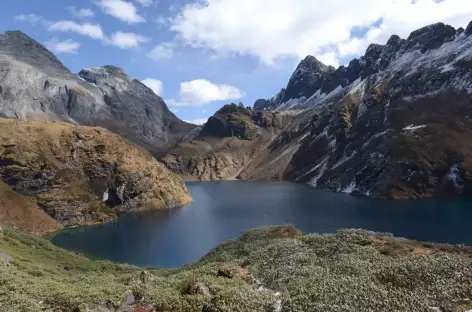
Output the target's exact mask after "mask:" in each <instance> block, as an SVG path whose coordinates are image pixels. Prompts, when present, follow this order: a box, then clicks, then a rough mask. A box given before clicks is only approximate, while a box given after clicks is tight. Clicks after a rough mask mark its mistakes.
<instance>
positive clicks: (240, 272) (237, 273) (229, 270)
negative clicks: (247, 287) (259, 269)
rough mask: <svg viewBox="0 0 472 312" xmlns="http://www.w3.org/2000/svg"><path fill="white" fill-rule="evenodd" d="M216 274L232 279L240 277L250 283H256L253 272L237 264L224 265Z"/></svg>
mask: <svg viewBox="0 0 472 312" xmlns="http://www.w3.org/2000/svg"><path fill="white" fill-rule="evenodd" d="M216 276H218V277H224V278H230V279H234V278H239V279H241V280H243V281H245V282H246V283H248V284H253V283H254V276H253V275H252V273H251V272H250V271H249V270H248V269H245V268H242V267H240V266H237V265H224V266H222V267H220V268H218V271H217V273H216Z"/></svg>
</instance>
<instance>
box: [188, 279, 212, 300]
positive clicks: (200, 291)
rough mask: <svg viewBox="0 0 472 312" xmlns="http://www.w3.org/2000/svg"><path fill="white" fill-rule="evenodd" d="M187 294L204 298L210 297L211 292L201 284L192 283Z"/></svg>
mask: <svg viewBox="0 0 472 312" xmlns="http://www.w3.org/2000/svg"><path fill="white" fill-rule="evenodd" d="M186 293H187V294H188V295H201V296H204V297H210V296H211V294H210V290H209V289H208V287H207V286H205V285H204V284H203V283H200V282H192V283H190V284H189V285H188V288H187V291H186Z"/></svg>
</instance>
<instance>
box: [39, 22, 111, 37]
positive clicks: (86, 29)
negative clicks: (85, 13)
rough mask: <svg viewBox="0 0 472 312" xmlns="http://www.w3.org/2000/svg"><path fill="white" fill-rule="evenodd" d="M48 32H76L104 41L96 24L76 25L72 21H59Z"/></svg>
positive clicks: (102, 34)
mask: <svg viewBox="0 0 472 312" xmlns="http://www.w3.org/2000/svg"><path fill="white" fill-rule="evenodd" d="M48 30H49V31H63V32H76V33H79V34H81V35H83V36H87V37H90V38H93V39H98V40H106V36H105V34H104V33H103V30H102V27H101V26H100V25H98V24H89V23H85V24H78V23H76V22H73V21H59V22H56V23H54V24H52V25H50V26H49V28H48Z"/></svg>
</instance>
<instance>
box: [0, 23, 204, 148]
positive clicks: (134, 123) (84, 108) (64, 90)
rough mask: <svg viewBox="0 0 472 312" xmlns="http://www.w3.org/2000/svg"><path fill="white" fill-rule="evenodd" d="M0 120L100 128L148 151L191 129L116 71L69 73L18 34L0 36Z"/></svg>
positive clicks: (105, 68)
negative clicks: (32, 120)
mask: <svg viewBox="0 0 472 312" xmlns="http://www.w3.org/2000/svg"><path fill="white" fill-rule="evenodd" d="M0 117H7V118H18V119H45V120H50V121H65V122H71V123H76V124H81V125H93V126H103V127H105V128H108V129H110V130H111V131H114V132H116V133H118V134H120V135H122V136H124V137H126V138H127V139H129V140H131V141H133V142H135V143H137V144H139V145H141V146H142V147H144V148H146V149H148V150H150V151H152V152H158V151H162V150H165V149H167V148H168V147H170V146H172V145H173V144H175V143H176V142H180V141H181V140H182V139H183V138H184V137H188V134H189V133H191V132H192V130H194V129H195V128H196V126H195V125H191V124H188V123H186V122H184V121H182V120H180V119H178V118H177V117H176V116H175V115H174V114H173V113H172V112H171V111H170V110H169V109H168V107H167V105H166V104H165V103H164V101H163V100H162V98H160V97H159V96H158V95H156V94H154V92H153V91H152V90H151V89H149V88H148V87H146V86H145V85H144V84H142V83H141V82H139V81H138V80H136V79H133V78H132V77H130V76H128V75H127V74H126V73H125V72H124V71H123V70H122V69H120V68H118V67H114V66H103V67H92V68H86V69H83V70H81V71H80V72H79V74H78V75H76V74H73V73H71V72H70V71H69V69H67V67H65V66H64V65H63V64H62V63H61V62H60V61H59V60H58V59H57V58H56V57H55V56H54V55H53V54H52V53H51V52H49V51H48V50H47V49H46V48H45V47H44V46H42V45H41V44H39V43H38V42H36V41H34V40H33V39H31V38H29V37H28V36H27V35H25V34H23V33H22V32H20V31H7V32H5V33H4V34H2V35H0ZM190 139H191V138H190Z"/></svg>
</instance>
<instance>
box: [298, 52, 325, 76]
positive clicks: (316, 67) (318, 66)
mask: <svg viewBox="0 0 472 312" xmlns="http://www.w3.org/2000/svg"><path fill="white" fill-rule="evenodd" d="M304 70H311V71H315V72H317V71H321V72H326V71H329V70H330V66H326V65H325V64H323V62H321V61H319V60H318V59H317V58H316V57H314V56H312V55H308V56H307V57H305V58H304V59H303V60H302V61H301V62H300V64H298V66H297V69H296V70H295V72H297V71H304Z"/></svg>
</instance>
